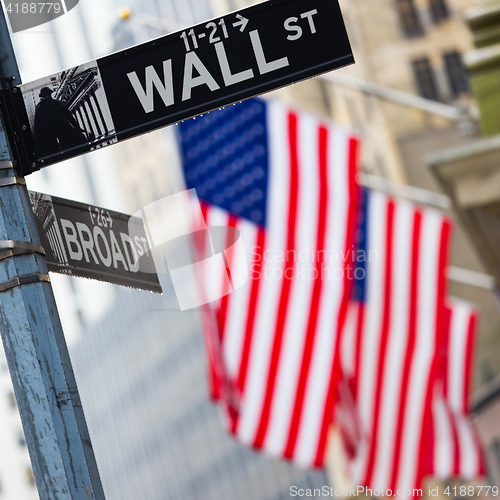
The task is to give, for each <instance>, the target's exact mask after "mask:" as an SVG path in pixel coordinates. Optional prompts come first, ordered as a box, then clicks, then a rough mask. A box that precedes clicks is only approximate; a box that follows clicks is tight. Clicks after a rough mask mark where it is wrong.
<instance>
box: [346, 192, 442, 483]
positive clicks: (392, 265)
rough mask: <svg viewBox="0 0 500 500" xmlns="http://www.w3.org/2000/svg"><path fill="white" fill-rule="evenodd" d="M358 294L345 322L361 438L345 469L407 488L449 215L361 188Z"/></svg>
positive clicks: (426, 390) (429, 373)
mask: <svg viewBox="0 0 500 500" xmlns="http://www.w3.org/2000/svg"><path fill="white" fill-rule="evenodd" d="M368 203H369V205H368V210H367V213H368V223H367V224H368V229H367V260H368V262H367V267H366V276H367V277H366V279H367V282H366V300H365V302H364V303H363V304H354V303H353V304H352V306H351V311H350V313H349V315H350V317H351V318H352V321H348V322H347V326H348V327H349V328H348V330H349V332H351V334H350V335H349V336H348V337H347V338H346V342H348V341H349V340H348V339H351V342H353V345H354V347H353V348H351V349H347V352H353V353H354V354H352V357H353V359H354V363H353V362H352V360H351V362H350V363H349V365H351V366H352V367H353V368H352V372H351V374H350V376H351V377H354V379H355V380H354V383H353V386H354V387H355V399H356V404H357V408H358V412H359V418H360V422H361V424H360V425H361V435H362V436H363V440H362V442H361V444H360V445H359V447H358V453H357V455H356V457H355V458H354V459H353V460H352V461H351V463H350V466H349V469H350V472H351V475H352V477H353V479H354V481H355V482H356V483H357V484H360V485H366V486H368V487H370V488H373V489H378V490H379V491H382V490H383V491H387V490H388V489H390V490H392V491H393V492H396V491H398V490H400V489H403V490H404V489H413V488H414V487H416V485H417V484H419V479H420V477H421V475H422V474H423V473H426V472H427V471H425V470H424V469H425V467H424V468H423V467H422V465H423V464H422V461H421V454H422V443H423V442H424V441H425V439H424V437H425V436H426V435H427V434H426V427H427V426H428V425H429V422H428V415H429V411H430V405H431V397H432V394H431V393H430V388H431V386H432V383H433V380H434V375H435V374H434V359H435V355H436V350H437V339H438V332H439V328H440V326H439V325H440V322H441V321H442V311H443V304H444V297H445V273H444V271H445V266H446V264H447V254H448V243H449V237H450V232H451V222H450V220H449V219H448V217H447V216H446V215H444V214H442V213H441V212H439V211H436V210H432V209H428V208H423V207H419V206H415V205H413V204H412V203H409V202H407V201H403V200H399V199H393V198H391V197H389V196H387V195H386V194H384V193H381V192H376V191H370V192H369V195H368Z"/></svg>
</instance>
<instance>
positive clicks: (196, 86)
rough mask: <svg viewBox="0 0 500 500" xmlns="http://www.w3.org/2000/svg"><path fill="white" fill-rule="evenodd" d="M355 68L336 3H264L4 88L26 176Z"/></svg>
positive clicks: (332, 0)
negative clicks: (24, 149) (25, 148)
mask: <svg viewBox="0 0 500 500" xmlns="http://www.w3.org/2000/svg"><path fill="white" fill-rule="evenodd" d="M353 62H354V59H353V55H352V51H351V47H350V44H349V40H348V37H347V33H346V30H345V26H344V23H343V19H342V14H341V11H340V7H339V5H338V2H337V0H268V1H266V2H262V3H260V4H257V5H254V6H251V7H248V8H246V9H242V10H240V11H238V12H233V13H231V14H228V15H226V16H223V17H221V18H219V19H214V20H212V21H208V22H204V23H201V24H198V25H196V26H193V27H190V28H186V29H185V30H183V31H180V32H176V33H172V34H169V35H167V36H164V37H161V38H157V39H155V40H151V41H149V42H147V43H144V44H141V45H137V46H135V47H132V48H130V49H126V50H123V51H121V52H116V53H114V54H111V55H109V56H106V57H103V58H102V59H98V60H96V61H92V62H90V63H87V64H82V65H80V66H77V67H75V68H72V69H69V70H67V71H63V72H61V73H57V74H55V75H51V76H49V77H46V78H43V79H41V80H37V81H35V82H32V83H28V84H25V85H22V86H21V87H20V88H19V89H12V90H11V92H14V91H16V92H14V94H16V95H15V96H14V95H11V96H10V97H9V99H10V100H12V102H13V104H12V106H13V107H14V108H15V115H16V119H17V122H18V123H17V124H14V125H16V126H17V127H18V132H17V135H16V136H15V137H13V140H17V141H19V140H22V141H24V144H25V145H26V144H28V143H29V145H30V147H31V148H32V153H31V156H30V155H29V154H28V157H29V160H28V161H27V164H28V167H27V168H25V169H24V170H26V172H25V173H29V172H31V171H34V170H37V169H39V168H42V167H45V166H48V165H51V164H53V163H56V162H59V161H61V160H64V159H66V158H70V157H72V156H77V155H80V154H83V153H86V152H88V151H90V150H94V149H98V148H100V147H103V146H107V145H109V144H113V143H115V142H118V141H121V140H124V139H128V138H130V137H134V136H137V135H140V134H143V133H146V132H150V131H152V130H154V129H157V128H160V127H164V126H166V125H169V124H172V123H176V122H179V121H182V120H185V119H187V118H190V117H193V116H196V115H199V114H202V113H206V112H208V111H211V110H213V109H216V108H220V107H222V106H226V105H228V104H231V103H235V102H238V101H241V100H243V99H247V98H249V97H253V96H256V95H260V94H263V93H265V92H268V91H271V90H273V89H276V88H279V87H283V86H286V85H290V84H292V83H294V82H298V81H301V80H304V79H307V78H310V77H313V76H316V75H319V74H322V73H325V72H328V71H331V70H333V69H336V68H340V67H342V66H346V65H348V64H351V63H353ZM18 90H20V91H21V92H19V91H18ZM3 100H5V97H4V98H3ZM4 106H5V104H4ZM21 130H22V132H21Z"/></svg>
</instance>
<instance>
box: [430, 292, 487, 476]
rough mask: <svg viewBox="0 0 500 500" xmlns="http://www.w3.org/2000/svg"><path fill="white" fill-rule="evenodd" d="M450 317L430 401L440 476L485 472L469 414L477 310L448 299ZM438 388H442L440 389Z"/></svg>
mask: <svg viewBox="0 0 500 500" xmlns="http://www.w3.org/2000/svg"><path fill="white" fill-rule="evenodd" d="M448 313H449V320H448V325H449V328H448V329H447V332H446V333H447V335H446V336H445V338H444V339H443V348H444V349H443V352H447V353H448V356H447V357H445V358H444V359H443V360H442V365H441V370H442V384H440V386H439V387H437V388H436V391H437V394H436V396H435V399H434V404H433V411H434V413H433V416H434V426H435V432H434V434H435V447H434V464H435V465H434V467H435V474H436V476H437V477H439V478H440V479H448V478H451V477H457V476H460V477H463V478H466V479H470V478H474V477H478V476H481V475H483V474H484V471H485V464H484V460H483V454H482V450H481V445H480V443H479V440H478V436H477V434H476V432H475V429H474V427H473V425H472V422H471V421H470V418H469V395H470V385H471V375H472V373H471V372H472V367H473V364H474V345H475V337H476V328H477V322H478V313H477V311H476V310H475V309H474V307H472V306H471V305H470V304H468V303H466V302H463V301H459V300H456V299H453V300H451V299H450V300H448ZM440 389H441V390H440Z"/></svg>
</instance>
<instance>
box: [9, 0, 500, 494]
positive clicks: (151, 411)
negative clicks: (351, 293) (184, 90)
mask: <svg viewBox="0 0 500 500" xmlns="http://www.w3.org/2000/svg"><path fill="white" fill-rule="evenodd" d="M251 3H256V2H253V1H250V0H168V1H165V0H162V1H160V0H136V1H135V2H132V3H131V4H130V7H131V9H132V16H131V18H130V19H129V20H127V21H121V22H120V21H118V18H117V17H116V16H115V12H116V11H117V9H118V8H119V7H121V6H122V5H123V3H122V2H121V1H118V0H117V1H114V0H109V1H107V2H99V3H97V2H92V1H90V0H87V1H86V2H81V4H82V5H81V6H79V7H78V8H76V9H74V13H73V14H74V16H73V17H72V18H71V19H69V15H68V18H67V19H66V16H65V17H64V18H62V19H61V20H59V21H56V22H54V23H53V25H54V30H55V34H51V33H50V32H47V34H46V35H45V37H44V42H43V43H42V44H41V45H42V48H43V47H45V48H47V47H49V49H48V52H49V53H50V54H51V57H52V58H53V59H58V62H57V61H56V62H53V67H51V69H50V70H49V69H47V71H44V72H42V74H39V75H38V74H36V75H32V74H31V73H30V76H29V77H28V78H27V79H26V81H28V80H31V79H34V78H37V77H39V76H45V75H46V74H48V73H50V72H52V71H58V70H60V69H63V68H64V67H69V66H71V65H73V64H78V63H80V62H82V61H84V60H88V59H90V58H93V57H96V56H101V55H104V54H105V53H108V52H111V50H117V49H121V48H124V47H126V46H130V45H133V44H135V43H139V42H142V41H145V40H147V39H150V38H154V37H157V36H160V35H162V34H165V33H166V32H168V31H172V30H173V29H167V27H165V28H161V27H158V25H156V27H154V26H152V25H151V23H149V24H148V22H147V20H148V18H147V17H143V18H142V21H141V19H140V17H139V18H138V17H136V19H135V20H134V15H135V14H136V13H137V14H140V15H143V16H151V17H153V18H155V19H157V20H166V21H169V22H171V23H173V24H175V25H178V26H179V27H182V26H188V25H190V24H194V23H196V22H201V21H203V20H205V19H208V18H210V17H213V16H219V15H224V14H226V13H227V12H229V11H231V10H235V9H239V8H242V7H244V6H246V5H249V4H251ZM340 3H341V7H342V11H343V14H344V17H345V21H346V25H347V29H348V32H349V36H350V39H351V43H352V46H353V50H354V54H355V58H356V62H357V63H356V65H354V66H352V67H349V68H345V69H343V70H340V71H341V72H345V73H346V74H349V75H353V76H357V77H359V78H363V79H365V80H369V81H371V82H374V83H379V84H382V85H385V86H387V87H390V88H393V89H396V90H401V91H404V92H409V93H412V94H416V95H422V96H423V97H426V98H429V99H435V100H438V101H441V102H450V103H469V101H470V96H469V95H468V87H467V85H468V84H467V80H466V78H464V73H463V71H462V65H461V55H462V54H463V52H464V51H466V50H468V49H470V48H471V46H472V44H471V35H470V33H469V31H468V30H467V28H466V27H465V25H464V23H463V22H462V19H461V14H462V11H463V9H465V8H466V7H468V6H470V5H471V4H473V3H474V0H371V1H369V2H367V1H366V0H340ZM83 4H85V6H84V5H83ZM97 4H99V7H98V9H99V10H97V8H96V9H95V10H93V8H92V6H94V7H95V6H96V5H97ZM104 8H105V9H106V11H105V14H103V9H104ZM80 9H81V10H80ZM77 16H78V17H77ZM106 16H107V17H108V18H109V19H116V21H113V23H109V24H108V25H107V26H106V27H105V28H104V27H103V28H102V33H101V38H99V37H97V36H96V37H89V34H88V33H91V32H92V31H91V30H90V28H89V25H90V24H92V23H94V22H97V21H98V18H100V17H106ZM136 21H137V22H136ZM68 22H70V23H72V24H70V26H73V30H74V32H73V33H72V34H71V35H72V37H73V40H76V39H78V40H80V42H81V43H79V44H77V43H75V44H74V47H77V46H78V47H79V48H78V49H71V48H70V47H69V45H70V44H65V43H64V40H66V39H67V37H68V36H69V33H68V32H69V31H71V29H72V28H68V24H65V23H68ZM82 26H83V28H82ZM51 27H52V25H51ZM111 28H113V29H111ZM105 34H106V35H105ZM16 36H17V40H18V41H19V40H20V36H21V35H16ZM26 36H28V35H26ZM31 36H32V37H35V38H33V40H36V39H37V38H36V35H31ZM104 36H106V37H108V38H106V40H107V44H104V43H103V45H102V47H105V48H104V49H98V47H99V43H98V41H97V40H99V39H100V40H104V38H103V37H104ZM39 38H40V37H39ZM89 38H90V40H89ZM15 42H16V39H15ZM18 45H19V46H20V45H21V43H18ZM71 45H72V46H73V44H71ZM82 47H83V49H82ZM99 50H103V52H102V53H101V52H99ZM20 52H21V54H20V55H21V70H22V71H23V66H24V67H25V68H28V67H29V64H30V61H32V60H33V59H34V58H35V57H36V54H35V55H34V54H33V53H29V51H28V50H27V49H20ZM57 53H58V55H57ZM56 56H57V57H56ZM40 57H42V56H40ZM26 71H28V70H26ZM23 74H24V72H23ZM271 97H276V98H279V99H281V100H283V101H285V102H288V103H289V104H291V105H294V106H297V107H299V108H302V109H305V110H307V111H310V112H313V113H316V114H320V115H323V116H325V117H328V118H332V119H334V120H335V121H337V122H339V123H340V124H343V125H345V126H348V127H353V128H355V129H357V130H359V132H360V133H361V135H362V137H363V159H362V164H363V169H364V171H366V172H368V173H372V174H375V175H378V176H381V177H385V178H387V179H390V180H392V181H394V182H408V183H410V184H412V185H415V186H418V187H423V188H426V189H431V190H438V187H437V186H436V184H435V183H434V181H433V179H432V178H431V177H430V176H429V175H428V174H427V171H426V168H425V164H424V155H425V153H427V152H431V151H433V150H436V149H441V148H442V147H443V146H447V145H453V144H456V143H459V142H464V141H469V140H472V139H473V136H472V137H470V136H469V137H466V136H463V135H462V134H461V132H460V130H459V127H458V126H457V123H456V122H453V121H449V120H446V119H443V118H441V117H436V116H433V115H430V114H426V113H424V112H422V111H421V110H417V109H412V108H405V107H402V106H400V105H397V104H394V103H390V102H385V101H382V100H380V99H378V98H376V97H373V96H370V95H366V94H363V93H361V92H359V91H358V90H354V89H350V88H349V87H344V86H340V85H332V84H331V83H329V82H325V81H324V80H321V79H319V78H317V79H313V80H309V81H307V82H304V83H302V84H299V85H295V86H292V87H288V88H285V89H282V90H279V91H277V92H275V93H273V94H272V96H271ZM34 176H37V177H36V180H35V179H33V182H31V181H32V178H31V176H30V178H28V185H29V187H30V188H31V189H37V190H40V191H44V192H49V193H52V194H55V195H58V196H63V197H67V198H75V199H79V200H81V201H87V202H93V203H96V204H99V205H101V206H104V207H108V208H113V209H115V210H121V211H125V212H129V213H133V212H135V211H136V210H137V209H139V208H141V207H143V206H144V205H146V204H148V203H151V202H152V201H155V200H157V199H159V198H161V197H163V196H166V195H168V194H170V193H172V192H176V191H179V190H180V189H182V185H183V183H182V178H181V175H180V169H179V159H178V153H177V147H176V142H175V126H174V127H170V128H168V129H164V130H161V131H157V132H154V133H152V134H148V135H146V136H143V137H140V138H136V139H134V140H131V141H127V142H125V143H123V144H118V145H115V146H114V147H112V148H108V149H107V150H103V151H101V152H97V153H92V154H91V155H88V158H87V159H85V160H83V159H77V160H74V161H72V163H71V162H66V163H64V164H61V165H57V166H54V167H51V168H50V169H47V171H42V172H39V173H37V174H34ZM34 176H33V177H34ZM75 189H76V191H75ZM453 262H454V264H456V265H459V266H461V267H465V268H469V269H476V270H482V266H481V263H480V262H479V260H478V259H477V256H476V255H475V253H474V252H473V250H472V249H471V247H470V245H469V243H468V241H467V238H466V236H465V235H464V233H463V232H461V231H457V235H456V238H455V248H454V256H453ZM71 280H72V278H66V277H53V281H54V282H57V286H58V287H59V293H57V292H58V290H57V289H56V293H57V300H58V302H59V303H60V304H61V312H62V313H63V314H64V315H65V317H63V322H64V324H65V328H66V327H67V325H70V326H69V329H71V330H74V331H76V332H78V335H76V337H77V340H76V341H75V342H74V343H72V344H71V345H70V349H71V355H72V357H73V359H74V362H75V371H76V375H77V380H78V384H79V387H80V390H81V393H82V400H83V404H84V408H85V412H86V415H87V418H88V423H89V429H90V432H91V436H92V439H93V440H94V447H95V449H96V454H97V459H98V464H99V466H100V469H101V473H102V476H103V481H104V486H105V489H106V492H107V494H108V498H110V499H113V498H120V499H127V498H131V499H132V498H134V499H147V500H149V499H156V498H158V499H169V498H173V499H177V498H183V499H184V498H185V499H190V498H193V499H197V498H207V499H211V498H214V499H215V498H235V499H240V498H241V499H245V500H246V499H247V498H248V500H260V499H262V500H268V499H269V500H278V499H281V498H288V497H289V491H288V488H289V487H290V486H291V485H297V486H299V487H300V486H301V485H305V486H302V487H311V488H312V487H321V485H324V484H327V479H326V477H325V476H324V475H321V474H317V473H307V472H304V471H300V470H298V469H296V468H294V467H291V466H289V465H287V464H283V463H280V462H278V461H274V460H270V459H267V458H265V457H262V456H260V455H258V454H254V453H252V452H251V451H249V450H246V449H244V448H243V447H241V446H240V445H237V444H236V443H234V442H232V441H231V440H230V438H228V437H227V436H226V435H225V434H224V432H223V431H222V425H221V422H219V416H218V415H217V409H216V408H215V407H214V406H211V404H210V403H209V402H208V401H207V394H208V392H207V390H206V387H205V373H204V366H205V360H204V353H203V346H202V339H201V335H200V325H199V319H198V318H196V317H194V316H193V315H190V314H187V315H186V314H181V313H178V312H172V311H163V310H162V308H164V307H165V302H164V301H160V302H158V300H159V299H158V298H157V297H154V296H152V295H151V294H148V293H146V292H127V291H125V292H123V291H121V290H120V291H118V292H117V291H116V290H115V289H114V288H113V287H112V286H111V285H110V286H108V287H106V286H105V285H104V286H101V285H100V284H99V285H95V284H93V283H92V282H88V281H83V280H74V283H73V282H71ZM75 283H76V284H75ZM95 287H98V288H95ZM96 290H98V292H96ZM451 291H452V293H453V294H454V295H457V296H459V297H462V298H465V299H468V300H471V301H472V302H475V303H479V304H480V305H481V313H482V318H483V321H482V329H481V336H480V344H479V350H478V359H479V366H478V371H477V376H476V385H478V386H479V385H482V384H483V383H484V382H485V381H486V380H488V379H489V378H491V377H492V376H493V375H494V374H495V373H496V372H497V371H498V366H499V364H498V360H499V359H500V351H499V349H500V348H499V346H498V345H497V344H498V330H499V318H498V312H497V310H496V306H495V304H494V302H493V300H492V298H491V294H490V293H489V292H486V291H482V290H476V289H473V288H471V287H468V286H464V285H460V284H452V290H451ZM166 295H167V297H166V299H165V300H167V301H168V300H169V297H168V294H166ZM96 297H98V298H96ZM96 310H97V311H99V312H98V313H96V312H95V311H96ZM67 311H70V313H68V312H67ZM66 329H68V328H66ZM6 380H7V379H6ZM1 412H2V409H1V404H0V415H1ZM0 419H1V416H0ZM1 421H2V422H3V420H1ZM14 435H15V434H14ZM0 439H1V436H0ZM0 444H1V443H0ZM22 467H23V465H21V466H20V469H19V470H20V471H22V470H23V469H22ZM4 474H5V473H4V470H3V468H2V466H1V461H0V482H1V481H2V477H3V475H4ZM21 475H22V474H21ZM21 475H20V476H19V477H21ZM5 491H7V490H5ZM1 498H2V493H1V492H0V499H1ZM5 498H6V499H8V500H11V499H12V500H14V499H16V500H18V499H19V498H23V499H26V500H29V499H30V498H31V497H29V496H28V493H26V494H23V495H17V496H11V497H7V496H6V497H5ZM34 498H36V496H35V497H34Z"/></svg>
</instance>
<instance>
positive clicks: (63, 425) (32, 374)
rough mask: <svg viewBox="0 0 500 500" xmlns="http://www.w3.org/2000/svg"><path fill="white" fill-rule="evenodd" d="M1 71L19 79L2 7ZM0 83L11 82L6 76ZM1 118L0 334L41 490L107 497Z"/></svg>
mask: <svg viewBox="0 0 500 500" xmlns="http://www.w3.org/2000/svg"><path fill="white" fill-rule="evenodd" d="M0 75H1V76H2V77H15V80H14V83H15V84H16V85H19V84H20V83H21V81H20V76H19V71H18V68H17V63H16V60H15V56H14V52H13V49H12V43H11V40H10V36H9V32H8V29H7V23H6V19H5V14H4V11H3V8H2V7H1V5H0ZM0 85H2V87H3V88H4V89H6V88H7V89H8V88H9V86H10V84H9V83H7V82H6V81H5V80H4V79H1V81H0ZM10 91H12V90H10ZM4 124H5V117H2V116H1V114H0V333H1V336H2V340H3V345H4V348H5V353H6V356H7V362H8V365H9V370H10V375H11V377H12V382H13V384H14V392H15V395H16V399H17V403H18V406H19V411H20V414H21V420H22V423H23V428H24V432H25V435H26V441H27V444H28V450H29V454H30V457H31V463H32V466H33V471H34V474H35V479H36V484H37V488H38V493H39V495H40V499H41V500H49V499H50V500H84V499H85V500H87V499H94V500H104V491H103V488H102V485H101V480H100V477H99V472H98V470H97V464H96V461H95V457H94V452H93V450H92V445H91V442H90V437H89V433H88V429H87V424H86V422H85V417H84V414H83V410H82V404H81V401H80V396H79V394H78V389H77V386H76V381H75V377H74V374H73V369H72V367H71V362H70V359H69V354H68V349H67V347H66V342H65V339H64V334H63V330H62V327H61V322H60V319H59V315H58V313H57V308H56V304H55V300H54V295H53V292H52V287H51V285H50V282H49V278H48V274H47V266H46V264H45V258H44V257H43V255H42V254H43V249H42V248H41V247H39V244H40V239H39V235H38V232H37V229H36V224H35V218H34V215H33V212H32V210H31V205H30V201H29V198H28V191H27V189H26V186H25V185H24V183H23V182H24V181H23V179H22V178H19V177H16V172H15V170H14V168H13V166H14V162H15V160H16V159H15V158H13V157H12V153H11V148H10V147H9V144H8V141H7V138H6V135H5V129H4ZM19 500H22V499H19Z"/></svg>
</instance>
